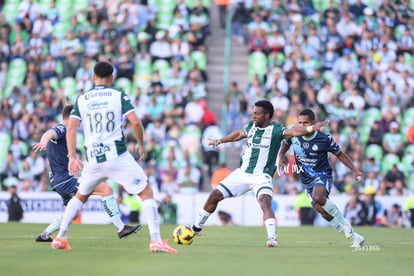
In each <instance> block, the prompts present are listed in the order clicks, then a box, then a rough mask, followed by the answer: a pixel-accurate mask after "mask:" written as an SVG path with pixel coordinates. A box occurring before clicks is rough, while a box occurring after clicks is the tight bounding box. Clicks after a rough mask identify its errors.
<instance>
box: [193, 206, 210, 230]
mask: <svg viewBox="0 0 414 276" xmlns="http://www.w3.org/2000/svg"><path fill="white" fill-rule="evenodd" d="M210 216H211V213H209V212H207V211H206V210H204V209H201V210H200V212H199V213H198V215H197V217H196V220H195V222H194V226H195V227H197V228H200V229H202V228H203V226H204V224H205V223H206V221H207V219H208V218H209V217H210Z"/></svg>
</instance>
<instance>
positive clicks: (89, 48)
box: [0, 0, 216, 194]
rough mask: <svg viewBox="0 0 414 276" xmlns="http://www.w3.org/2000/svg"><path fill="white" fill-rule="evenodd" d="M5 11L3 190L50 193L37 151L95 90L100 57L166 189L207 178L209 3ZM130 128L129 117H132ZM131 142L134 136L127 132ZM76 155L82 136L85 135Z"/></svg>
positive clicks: (42, 5) (80, 1) (76, 4)
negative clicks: (138, 122) (131, 109)
mask: <svg viewBox="0 0 414 276" xmlns="http://www.w3.org/2000/svg"><path fill="white" fill-rule="evenodd" d="M2 2H4V3H1V4H2V12H1V13H0V55H1V59H0V66H1V68H0V69H1V70H0V89H1V117H0V136H1V154H0V156H1V159H0V170H1V187H2V190H6V189H7V187H8V186H11V185H15V186H16V187H17V191H18V192H22V191H26V192H30V191H48V190H49V187H48V174H47V167H48V164H47V159H46V158H45V155H44V154H43V153H40V154H38V153H35V152H33V151H32V150H31V145H32V144H33V142H36V141H39V139H40V137H41V135H42V134H43V132H44V131H46V130H47V129H48V128H50V127H52V126H54V125H55V124H56V123H57V122H60V121H61V117H60V112H61V110H62V107H63V106H64V105H65V104H68V103H72V104H73V103H74V100H75V99H76V96H77V95H79V94H81V93H85V92H86V91H87V90H88V89H90V88H91V87H92V86H93V83H92V79H91V78H92V74H93V66H94V64H95V63H96V61H97V60H107V61H110V62H111V63H112V64H113V65H114V67H115V69H116V80H115V82H114V86H115V87H117V88H119V89H123V90H124V91H125V92H126V93H127V94H128V95H129V96H130V97H131V101H132V102H133V104H134V106H135V107H136V112H137V114H138V115H139V117H140V118H141V119H142V121H143V125H144V127H145V143H146V146H147V158H146V160H145V162H144V163H143V164H142V165H143V167H144V168H145V170H146V171H147V173H148V175H149V176H150V181H151V184H153V187H155V188H158V189H159V190H160V191H161V192H164V193H169V194H174V193H178V192H181V193H195V192H197V191H199V190H200V189H201V188H202V187H201V186H202V183H203V179H202V178H203V173H202V170H203V154H202V150H201V147H200V140H201V135H202V131H203V130H204V128H205V127H207V126H208V125H210V124H214V123H215V122H216V117H215V115H214V114H213V113H212V112H211V111H210V110H209V109H208V106H207V101H206V95H207V89H206V86H205V83H206V81H207V78H208V76H207V74H206V71H205V69H206V65H207V57H206V45H205V39H206V37H207V35H209V33H210V29H209V22H210V14H209V6H210V3H209V1H203V0H197V1H185V0H180V1H175V0H156V1H147V0H141V1H136V0H125V1H119V0H118V1H117V0H111V1H104V0H97V1H95V0H94V1H88V0H73V1H72V0H23V1H15V0H6V1H2ZM125 123H126V124H127V122H125ZM125 136H126V139H127V141H128V143H129V144H133V143H134V137H133V135H132V133H129V132H127V133H125ZM78 149H79V154H81V155H82V154H84V153H83V134H82V133H81V132H80V133H79V134H78Z"/></svg>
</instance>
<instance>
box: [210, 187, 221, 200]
mask: <svg viewBox="0 0 414 276" xmlns="http://www.w3.org/2000/svg"><path fill="white" fill-rule="evenodd" d="M223 199H224V196H223V193H222V192H221V191H219V190H217V189H215V190H213V191H212V192H211V193H210V200H211V201H214V202H219V201H221V200H223Z"/></svg>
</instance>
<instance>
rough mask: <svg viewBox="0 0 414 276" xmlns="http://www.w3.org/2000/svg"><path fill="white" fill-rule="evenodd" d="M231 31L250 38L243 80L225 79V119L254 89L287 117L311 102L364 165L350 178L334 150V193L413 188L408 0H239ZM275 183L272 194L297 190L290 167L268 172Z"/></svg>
mask: <svg viewBox="0 0 414 276" xmlns="http://www.w3.org/2000/svg"><path fill="white" fill-rule="evenodd" d="M232 33H233V36H234V41H235V43H244V44H245V45H246V46H247V47H248V51H249V78H250V81H249V86H248V88H247V89H246V90H244V89H243V88H241V87H237V83H234V84H233V85H232V86H231V93H230V95H229V96H228V98H227V105H228V115H229V116H228V118H229V128H230V129H236V128H239V127H240V125H241V124H243V121H245V120H246V118H248V117H249V116H250V109H249V107H250V106H251V105H252V103H254V102H255V101H256V100H257V99H259V98H263V97H264V98H267V99H269V100H270V101H271V102H272V103H273V104H274V107H275V110H276V111H275V118H274V119H275V120H276V121H278V122H282V123H285V124H286V125H288V126H291V125H293V124H295V122H296V119H297V116H298V114H299V112H300V111H301V110H302V109H303V108H304V107H310V108H312V109H314V110H315V111H316V112H317V114H318V119H319V120H323V119H330V120H331V124H330V127H329V128H328V129H326V130H325V131H327V132H330V133H331V134H332V135H333V136H334V138H335V140H336V141H337V142H338V143H340V144H341V145H342V147H343V148H344V149H345V150H346V152H347V153H348V154H349V155H350V156H351V158H352V159H353V161H354V162H355V164H356V165H357V166H358V168H360V170H362V171H363V172H364V173H365V175H366V180H365V182H364V183H357V182H356V181H355V179H353V177H352V174H350V172H349V170H348V169H347V168H346V167H344V166H343V165H342V164H341V163H340V162H337V160H335V158H334V157H333V159H332V161H333V163H334V170H335V173H334V178H335V179H334V182H335V187H334V189H333V191H332V193H333V194H335V193H344V192H347V193H351V192H352V191H354V190H356V191H359V192H360V193H362V191H364V189H365V188H366V187H367V186H369V187H373V188H374V190H375V192H376V194H377V195H397V196H398V195H409V194H410V191H411V192H412V191H413V190H414V163H413V161H414V96H413V93H414V1H410V0H384V1H375V0H347V1H335V0H321V1H318V0H313V1H306V0H290V1H284V0H270V1H261V0H251V1H245V2H244V1H242V2H238V3H237V4H236V7H235V10H234V13H233V16H232ZM239 113H243V114H244V115H245V116H244V118H243V119H241V118H240V116H238V114H239ZM290 162H294V161H293V156H291V158H290ZM275 185H276V186H277V188H278V189H276V191H275V192H276V193H280V194H296V193H297V192H299V191H301V190H302V187H301V184H300V182H299V179H298V178H297V176H296V175H294V174H287V175H283V176H281V177H276V178H275Z"/></svg>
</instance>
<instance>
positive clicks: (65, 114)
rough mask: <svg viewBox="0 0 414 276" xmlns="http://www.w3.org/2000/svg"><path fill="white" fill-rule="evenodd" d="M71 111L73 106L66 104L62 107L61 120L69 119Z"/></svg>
mask: <svg viewBox="0 0 414 276" xmlns="http://www.w3.org/2000/svg"><path fill="white" fill-rule="evenodd" d="M72 109H73V105H72V104H68V105H65V106H64V107H63V109H62V118H63V119H64V120H65V119H67V118H69V116H70V112H71V111H72Z"/></svg>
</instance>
